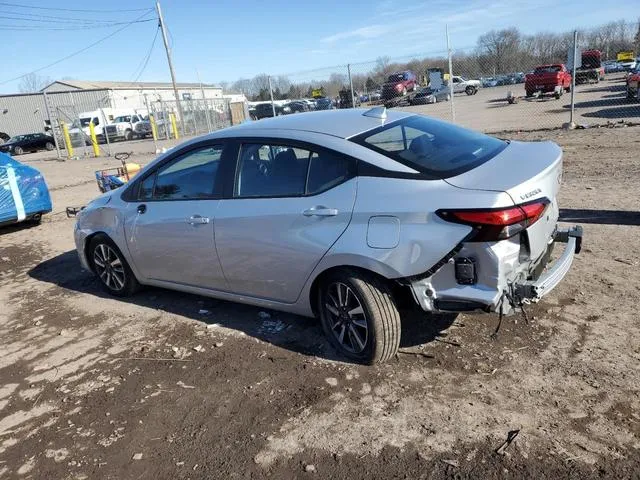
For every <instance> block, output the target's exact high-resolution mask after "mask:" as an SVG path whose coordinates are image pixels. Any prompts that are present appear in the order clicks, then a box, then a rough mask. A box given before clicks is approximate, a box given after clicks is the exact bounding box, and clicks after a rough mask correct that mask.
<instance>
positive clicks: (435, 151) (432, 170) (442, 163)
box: [352, 116, 507, 178]
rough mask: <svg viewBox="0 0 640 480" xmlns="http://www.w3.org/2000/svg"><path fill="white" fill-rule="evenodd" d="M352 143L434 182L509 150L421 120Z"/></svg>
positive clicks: (498, 142)
mask: <svg viewBox="0 0 640 480" xmlns="http://www.w3.org/2000/svg"><path fill="white" fill-rule="evenodd" d="M352 140H353V141H354V142H356V143H359V144H360V145H363V146H365V147H368V148H370V149H372V150H374V151H377V152H378V153H381V154H383V155H386V156H387V157H390V158H392V159H394V160H397V161H399V162H400V163H403V164H405V165H408V166H410V167H412V168H415V169H416V170H418V171H420V172H422V173H424V174H425V175H428V176H430V177H432V178H448V177H453V176H455V175H460V174H461V173H464V172H466V171H469V170H472V169H473V168H476V167H477V166H479V165H481V164H482V163H484V162H486V161H487V160H489V159H491V158H492V157H494V156H495V155H497V154H498V153H500V152H501V151H502V150H504V148H506V146H507V142H505V141H503V140H499V139H497V138H494V137H490V136H488V135H485V134H483V133H478V132H474V131H472V130H467V129H466V128H462V127H458V126H456V125H451V124H449V123H445V122H441V121H439V120H435V119H432V118H427V117H422V116H412V117H408V118H405V119H402V120H400V121H398V122H394V123H391V124H389V125H385V126H383V127H379V128H377V129H375V130H373V131H370V132H365V133H363V134H360V135H358V136H357V137H354V138H353V139H352Z"/></svg>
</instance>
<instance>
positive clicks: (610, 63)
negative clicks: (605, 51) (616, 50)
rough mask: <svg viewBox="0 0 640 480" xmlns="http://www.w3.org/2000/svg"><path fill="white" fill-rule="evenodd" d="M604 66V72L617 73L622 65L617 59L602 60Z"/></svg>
mask: <svg viewBox="0 0 640 480" xmlns="http://www.w3.org/2000/svg"><path fill="white" fill-rule="evenodd" d="M602 66H603V67H604V73H615V72H619V71H620V65H618V62H616V61H615V60H607V61H606V62H602Z"/></svg>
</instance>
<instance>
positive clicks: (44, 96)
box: [42, 92, 61, 158]
mask: <svg viewBox="0 0 640 480" xmlns="http://www.w3.org/2000/svg"><path fill="white" fill-rule="evenodd" d="M42 97H43V98H44V108H45V109H46V111H47V117H49V126H50V127H51V132H52V133H53V143H54V144H55V145H56V154H57V155H58V158H61V157H60V146H59V145H58V134H57V133H56V127H55V125H54V124H53V121H52V120H51V110H49V98H48V97H47V92H42Z"/></svg>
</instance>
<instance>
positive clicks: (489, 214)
mask: <svg viewBox="0 0 640 480" xmlns="http://www.w3.org/2000/svg"><path fill="white" fill-rule="evenodd" d="M548 205H549V200H547V199H546V198H545V199H542V200H535V201H533V202H528V203H523V204H521V205H516V206H515V207H507V208H489V209H468V210H467V209H465V210H461V209H460V210H459V209H454V210H438V211H437V212H436V214H437V215H438V216H439V217H440V218H442V219H443V220H446V221H447V222H453V223H461V224H463V225H469V226H470V227H472V228H473V229H474V233H473V234H472V235H471V236H470V237H469V238H468V239H467V241H469V242H491V241H496V240H504V239H505V238H510V237H513V236H514V235H516V234H518V233H520V232H521V231H522V230H524V229H526V228H528V227H529V226H531V225H533V224H534V223H535V222H537V221H538V219H539V218H540V217H542V215H543V214H544V212H545V210H546V209H547V206H548Z"/></svg>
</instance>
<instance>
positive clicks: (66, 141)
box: [60, 122, 73, 158]
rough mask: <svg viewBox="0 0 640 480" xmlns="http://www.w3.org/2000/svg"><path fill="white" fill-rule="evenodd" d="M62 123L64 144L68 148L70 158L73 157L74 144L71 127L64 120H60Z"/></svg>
mask: <svg viewBox="0 0 640 480" xmlns="http://www.w3.org/2000/svg"><path fill="white" fill-rule="evenodd" d="M60 124H61V125H62V136H63V137H64V145H65V147H66V149H67V156H68V157H69V158H71V157H73V145H71V137H70V136H69V128H68V127H67V124H66V123H64V122H60Z"/></svg>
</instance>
